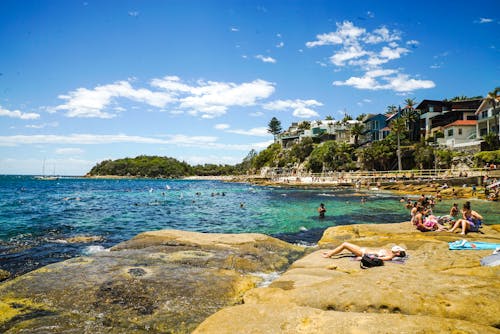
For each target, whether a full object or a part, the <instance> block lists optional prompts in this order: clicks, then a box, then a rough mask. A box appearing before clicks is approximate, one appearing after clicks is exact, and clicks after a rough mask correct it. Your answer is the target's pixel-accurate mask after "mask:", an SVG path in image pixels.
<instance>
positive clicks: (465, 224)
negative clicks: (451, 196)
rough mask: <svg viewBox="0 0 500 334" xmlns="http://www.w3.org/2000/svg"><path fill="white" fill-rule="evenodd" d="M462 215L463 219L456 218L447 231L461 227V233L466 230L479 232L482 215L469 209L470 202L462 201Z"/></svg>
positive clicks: (453, 230) (463, 233)
mask: <svg viewBox="0 0 500 334" xmlns="http://www.w3.org/2000/svg"><path fill="white" fill-rule="evenodd" d="M462 217H463V219H459V220H457V221H456V222H455V224H454V225H453V227H452V228H451V229H450V230H449V232H455V230H456V229H457V228H458V227H461V228H462V232H460V234H462V235H465V233H467V232H479V228H480V227H481V224H482V220H483V216H481V215H480V214H479V213H477V212H476V211H474V210H472V209H471V207H470V202H465V203H464V206H463V209H462Z"/></svg>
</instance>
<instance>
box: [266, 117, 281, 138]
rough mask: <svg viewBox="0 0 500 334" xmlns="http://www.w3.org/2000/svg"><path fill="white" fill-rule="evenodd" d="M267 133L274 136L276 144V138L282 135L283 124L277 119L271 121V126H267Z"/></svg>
mask: <svg viewBox="0 0 500 334" xmlns="http://www.w3.org/2000/svg"><path fill="white" fill-rule="evenodd" d="M267 127H268V128H267V132H269V133H271V134H272V135H273V136H274V141H275V142H276V136H277V135H278V134H280V132H281V130H282V129H281V122H280V121H279V120H278V119H277V118H276V117H273V118H271V120H270V121H269V124H268V125H267Z"/></svg>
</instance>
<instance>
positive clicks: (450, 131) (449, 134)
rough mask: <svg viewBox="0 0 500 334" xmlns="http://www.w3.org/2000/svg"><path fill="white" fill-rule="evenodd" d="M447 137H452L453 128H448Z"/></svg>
mask: <svg viewBox="0 0 500 334" xmlns="http://www.w3.org/2000/svg"><path fill="white" fill-rule="evenodd" d="M448 137H453V129H449V130H448Z"/></svg>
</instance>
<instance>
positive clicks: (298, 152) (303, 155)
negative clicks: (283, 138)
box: [290, 137, 314, 162]
mask: <svg viewBox="0 0 500 334" xmlns="http://www.w3.org/2000/svg"><path fill="white" fill-rule="evenodd" d="M313 149H314V143H313V140H312V138H311V137H305V138H302V140H301V141H300V142H298V143H297V144H294V145H293V146H292V147H291V149H290V151H291V154H292V155H293V156H294V157H295V158H296V159H297V161H298V162H304V161H305V160H306V159H307V157H309V155H310V154H311V152H312V151H313Z"/></svg>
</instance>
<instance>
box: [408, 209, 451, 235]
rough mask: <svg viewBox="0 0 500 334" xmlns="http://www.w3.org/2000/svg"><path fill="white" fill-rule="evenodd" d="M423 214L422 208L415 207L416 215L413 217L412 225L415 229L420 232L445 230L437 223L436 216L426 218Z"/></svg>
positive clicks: (424, 211)
mask: <svg viewBox="0 0 500 334" xmlns="http://www.w3.org/2000/svg"><path fill="white" fill-rule="evenodd" d="M425 213H426V210H425V209H424V208H423V207H421V206H419V207H417V213H416V214H415V216H414V217H413V224H414V225H415V226H416V227H417V230H419V231H420V232H431V231H438V232H440V231H444V230H446V228H445V227H444V226H443V225H441V224H440V223H438V220H437V217H436V216H433V215H429V216H426V215H425Z"/></svg>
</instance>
